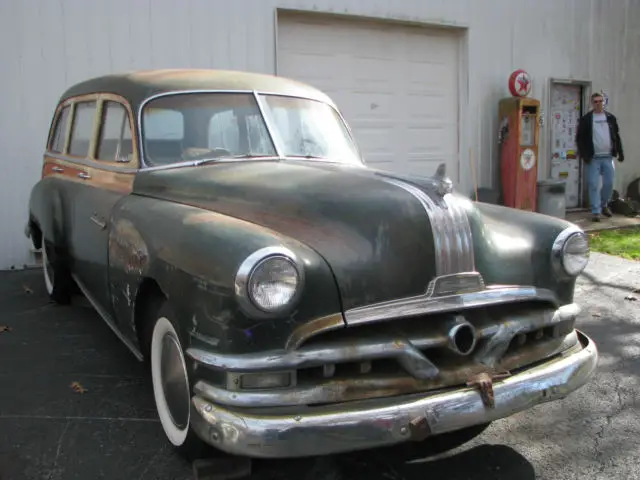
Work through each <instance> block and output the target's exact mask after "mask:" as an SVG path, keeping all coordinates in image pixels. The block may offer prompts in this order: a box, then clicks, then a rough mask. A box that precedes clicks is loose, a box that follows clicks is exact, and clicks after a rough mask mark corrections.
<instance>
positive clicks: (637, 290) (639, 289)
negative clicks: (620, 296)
mask: <svg viewBox="0 0 640 480" xmlns="http://www.w3.org/2000/svg"><path fill="white" fill-rule="evenodd" d="M631 293H640V288H636V289H634V290H632V291H631Z"/></svg>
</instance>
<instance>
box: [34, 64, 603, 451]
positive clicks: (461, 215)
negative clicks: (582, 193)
mask: <svg viewBox="0 0 640 480" xmlns="http://www.w3.org/2000/svg"><path fill="white" fill-rule="evenodd" d="M163 115H164V117H163ZM169 117H171V118H173V120H172V121H169ZM71 119H73V121H71ZM83 122H84V123H83ZM154 122H155V123H154ZM172 122H173V123H172ZM172 128H173V130H171V129H172ZM154 129H155V130H154ZM301 132H302V133H301ZM305 135H306V136H305ZM303 137H304V138H303ZM216 142H217V143H216ZM27 233H28V235H30V237H31V238H32V240H33V242H34V245H35V246H36V247H37V248H41V247H42V251H43V265H44V272H45V282H46V284H47V289H48V291H49V293H50V294H51V296H52V297H53V298H54V299H56V300H57V301H59V302H62V303H65V302H68V301H70V299H71V293H72V292H73V290H72V286H73V284H74V283H75V284H76V285H78V286H79V287H80V290H81V291H82V293H83V294H84V295H86V296H87V298H89V299H90V301H91V302H92V304H93V305H94V307H95V308H96V310H97V311H98V312H99V313H100V315H101V316H102V317H103V318H104V319H105V321H107V323H108V324H109V325H110V326H111V328H112V329H113V330H114V332H115V333H116V334H117V335H118V336H119V337H120V338H121V339H122V340H123V341H124V342H125V343H126V344H127V345H128V346H129V348H130V349H131V350H132V352H133V353H134V354H135V355H136V356H137V357H138V358H139V359H141V360H142V359H144V358H146V359H148V360H149V361H150V364H151V367H152V368H151V370H152V378H153V381H154V394H155V400H156V405H157V407H158V412H159V416H160V419H161V421H162V424H163V427H164V429H165V433H166V434H167V437H168V438H169V440H170V441H171V442H172V443H173V444H174V446H176V447H177V448H179V449H181V450H185V451H186V450H189V451H191V450H192V449H193V448H195V447H194V446H196V447H200V446H202V445H203V444H206V445H212V446H214V447H216V448H218V449H220V450H223V451H225V452H229V453H233V454H237V455H246V456H250V457H296V456H306V455H319V454H329V453H338V452H345V451H350V450H359V449H365V448H374V447H382V446H387V445H393V444H398V443H402V442H405V441H409V440H421V439H424V438H426V437H429V436H437V435H440V434H446V433H451V432H461V431H468V430H469V429H472V428H474V427H476V426H478V425H486V424H487V423H489V422H491V421H493V420H497V419H499V418H503V417H506V416H509V415H511V414H513V413H515V412H517V411H521V410H524V409H527V408H529V407H531V406H533V405H535V404H537V403H542V402H545V401H549V400H553V399H556V398H561V397H564V396H565V395H567V394H568V393H569V392H571V391H573V390H575V389H577V388H579V387H580V386H582V385H583V384H584V383H586V382H587V381H588V380H589V378H590V377H591V375H592V374H593V372H594V370H595V368H596V364H597V357H598V355H597V350H596V347H595V345H594V343H593V341H592V340H590V339H589V338H588V337H586V336H585V335H584V334H583V333H581V332H579V331H577V330H575V327H574V322H575V319H576V317H577V315H578V313H579V307H578V306H577V305H575V304H574V300H573V294H574V287H575V280H576V276H577V275H578V274H579V273H580V271H582V269H583V268H584V266H586V261H587V260H588V242H587V240H586V236H585V235H584V233H583V232H581V231H580V230H579V229H578V228H577V227H575V226H574V225H572V224H570V223H569V222H567V221H564V220H562V219H558V218H553V217H549V216H545V215H539V214H536V213H530V212H523V211H518V210H515V209H509V208H505V207H501V206H496V205H489V204H483V203H476V202H472V201H470V200H469V199H467V198H465V197H463V196H461V195H459V194H457V193H455V192H454V191H453V190H452V188H451V185H450V182H448V180H447V179H446V177H445V176H444V175H443V172H441V171H439V172H438V173H436V175H434V176H433V177H417V176H408V175H401V174H396V173H393V172H384V171H378V170H374V169H371V168H368V167H367V166H366V165H365V164H364V163H363V162H362V161H361V159H360V156H359V154H358V149H357V147H356V145H355V142H354V141H353V137H352V135H351V132H350V130H349V128H348V126H347V125H346V123H345V122H344V120H343V118H342V116H341V115H340V114H339V112H338V110H337V108H336V106H335V105H334V104H333V103H332V102H331V100H330V99H329V98H328V97H326V96H325V95H324V94H322V93H321V92H319V91H317V90H315V89H313V88H311V87H309V86H306V85H303V84H300V83H298V82H294V81H291V80H287V79H283V78H277V77H271V76H267V75H256V74H248V73H240V72H217V71H206V70H194V71H190V70H184V71H182V70H169V71H151V72H135V73H131V74H123V75H111V76H106V77H100V78H96V79H92V80H88V81H86V82H83V83H81V84H78V85H75V86H73V87H72V88H70V89H69V90H68V91H67V92H65V93H64V94H63V96H62V97H61V99H60V103H59V106H58V108H57V109H56V113H55V115H54V118H53V121H52V126H51V132H50V137H49V141H48V143H47V151H46V152H45V156H44V166H43V176H42V179H41V180H40V181H39V182H38V183H37V184H36V185H35V186H34V188H33V190H32V194H31V198H30V204H29V220H28V229H27ZM567 270H569V271H567ZM165 320H166V321H165ZM496 376H497V378H501V380H500V381H496V383H495V384H494V383H493V379H494V378H496ZM436 438H439V437H436Z"/></svg>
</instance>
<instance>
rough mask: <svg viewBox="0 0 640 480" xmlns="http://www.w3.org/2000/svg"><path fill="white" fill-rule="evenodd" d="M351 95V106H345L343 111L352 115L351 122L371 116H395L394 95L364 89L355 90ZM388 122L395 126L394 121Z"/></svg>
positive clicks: (382, 117)
mask: <svg viewBox="0 0 640 480" xmlns="http://www.w3.org/2000/svg"><path fill="white" fill-rule="evenodd" d="M349 97H350V98H349V99H350V101H349V108H348V109H346V108H345V109H344V112H343V113H345V114H346V115H348V116H349V117H350V122H349V123H358V122H360V121H362V120H364V119H371V118H373V119H386V120H388V119H390V118H392V116H393V111H394V98H393V95H390V94H380V93H374V92H371V91H364V92H354V93H352V94H351V95H349ZM388 123H389V125H390V126H393V122H388Z"/></svg>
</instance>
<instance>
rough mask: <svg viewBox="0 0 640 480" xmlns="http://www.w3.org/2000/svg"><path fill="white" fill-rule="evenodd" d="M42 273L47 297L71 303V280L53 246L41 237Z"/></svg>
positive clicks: (61, 302)
mask: <svg viewBox="0 0 640 480" xmlns="http://www.w3.org/2000/svg"><path fill="white" fill-rule="evenodd" d="M42 273H43V277H44V286H45V288H46V290H47V293H48V294H49V297H51V299H52V300H53V301H54V302H56V303H59V304H61V305H67V304H69V303H71V296H72V286H73V280H72V278H71V274H70V273H69V270H68V268H67V266H66V265H65V264H64V262H63V261H62V260H61V259H60V258H59V257H58V255H57V254H56V251H55V248H54V247H53V245H51V244H50V243H49V242H47V240H46V238H44V237H43V238H42Z"/></svg>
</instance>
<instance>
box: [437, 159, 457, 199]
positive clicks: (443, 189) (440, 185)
mask: <svg viewBox="0 0 640 480" xmlns="http://www.w3.org/2000/svg"><path fill="white" fill-rule="evenodd" d="M433 178H434V179H435V180H436V182H437V190H438V194H439V195H440V196H441V197H444V196H445V195H446V194H447V193H451V192H453V182H452V181H451V179H450V178H449V177H448V176H447V164H446V163H441V164H440V165H438V168H437V169H436V174H435V175H434V176H433Z"/></svg>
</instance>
